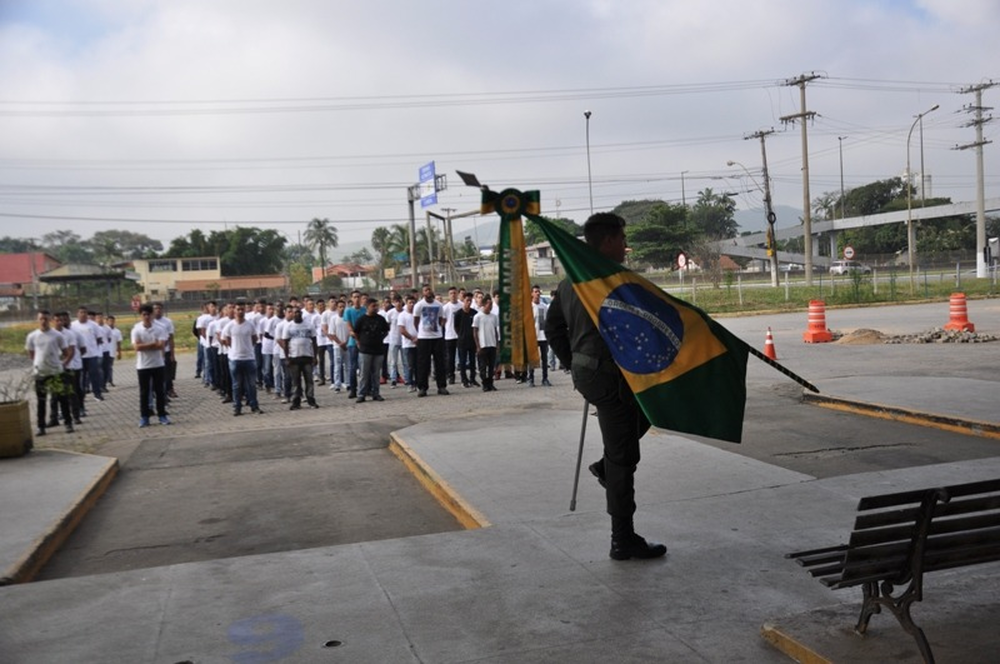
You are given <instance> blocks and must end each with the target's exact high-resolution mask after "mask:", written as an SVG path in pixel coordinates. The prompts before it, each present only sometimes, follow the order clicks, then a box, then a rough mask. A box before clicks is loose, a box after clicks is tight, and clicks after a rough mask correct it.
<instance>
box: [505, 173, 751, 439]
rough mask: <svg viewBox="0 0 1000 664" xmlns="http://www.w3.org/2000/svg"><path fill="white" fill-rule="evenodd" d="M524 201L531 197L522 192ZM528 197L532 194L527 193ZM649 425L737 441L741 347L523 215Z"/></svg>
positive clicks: (691, 311) (742, 399)
mask: <svg viewBox="0 0 1000 664" xmlns="http://www.w3.org/2000/svg"><path fill="white" fill-rule="evenodd" d="M524 195H525V196H527V197H529V198H532V197H534V196H537V192H525V194H524ZM533 195H534V196H533ZM524 216H526V217H527V218H528V219H530V220H531V221H532V222H534V223H535V224H537V225H538V227H539V228H540V229H541V231H542V232H543V233H544V234H545V237H546V238H547V239H548V240H549V242H550V243H551V244H552V249H553V250H554V251H555V253H556V256H558V258H559V261H560V262H561V263H562V265H563V268H564V269H565V271H566V274H567V276H568V277H569V279H570V281H571V282H572V284H573V290H574V291H575V292H576V294H577V295H578V296H579V298H580V300H581V302H582V303H583V305H584V307H585V308H586V310H587V312H588V313H589V314H590V317H591V319H592V320H593V321H594V324H595V325H596V326H597V329H598V330H599V331H600V333H601V336H602V337H604V340H605V342H607V344H608V347H609V348H610V349H611V354H612V355H613V356H614V359H615V363H616V364H617V365H618V367H619V369H620V370H621V372H622V374H623V375H624V376H625V379H626V380H627V381H628V384H629V386H630V387H631V388H632V391H633V392H634V393H635V396H636V399H637V401H638V402H639V405H640V407H641V408H642V410H643V412H644V413H645V414H646V417H647V418H648V419H649V421H650V422H651V423H652V424H653V425H654V426H657V427H661V428H664V429H670V430H673V431H681V432H684V433H690V434H695V435H699V436H707V437H710V438H717V439H720V440H726V441H730V442H734V443H738V442H740V439H741V438H742V433H743V413H744V409H745V406H746V368H747V355H748V352H749V347H748V346H747V345H746V343H745V342H744V341H743V340H742V339H739V338H737V337H736V336H734V335H733V334H732V333H730V332H729V330H727V329H726V328H724V327H722V326H721V325H719V324H718V323H717V322H715V321H714V320H712V319H711V318H709V317H708V315H707V314H705V313H704V312H703V311H701V310H700V309H698V308H697V307H694V306H691V305H690V304H688V303H687V302H684V301H682V300H678V299H677V298H675V297H672V296H670V295H668V294H667V293H665V292H663V290H662V289H660V288H659V287H658V286H656V285H655V284H653V283H651V282H649V281H648V280H646V279H643V278H642V277H641V276H639V275H638V274H636V273H635V272H632V271H631V270H629V269H627V268H625V267H622V266H621V265H619V264H618V263H616V262H614V261H612V260H610V259H608V258H605V257H604V256H603V255H602V254H601V253H600V252H598V251H596V250H595V249H593V248H591V247H590V246H589V245H587V244H586V243H585V242H582V241H580V240H579V239H577V238H575V237H573V236H572V235H570V234H569V233H567V232H566V231H564V230H562V229H561V228H559V227H558V226H556V225H555V224H553V223H552V222H550V221H549V220H547V219H545V218H544V217H541V216H539V215H537V214H532V213H531V212H527V211H525V212H524Z"/></svg>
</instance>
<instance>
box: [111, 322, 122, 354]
mask: <svg viewBox="0 0 1000 664" xmlns="http://www.w3.org/2000/svg"><path fill="white" fill-rule="evenodd" d="M121 343H122V331H121V330H119V329H118V328H117V327H112V328H111V354H112V355H115V354H117V353H118V349H119V348H120V347H121Z"/></svg>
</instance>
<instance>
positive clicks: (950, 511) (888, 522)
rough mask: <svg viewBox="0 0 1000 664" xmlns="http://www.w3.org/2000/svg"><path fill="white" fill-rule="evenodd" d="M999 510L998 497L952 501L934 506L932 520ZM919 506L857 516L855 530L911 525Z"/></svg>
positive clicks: (999, 499) (999, 501) (999, 496)
mask: <svg viewBox="0 0 1000 664" xmlns="http://www.w3.org/2000/svg"><path fill="white" fill-rule="evenodd" d="M997 509H1000V495H990V496H981V497H977V498H968V499H965V500H952V501H951V502H950V503H938V504H937V505H935V506H934V518H935V519H937V518H940V517H944V516H956V515H959V514H971V513H974V512H985V511H988V510H997ZM919 511H920V506H919V505H915V506H913V507H911V508H907V509H900V510H889V511H886V512H876V513H874V514H859V515H858V518H857V519H856V520H855V521H854V529H855V530H866V529H868V528H880V527H882V526H895V525H899V524H902V523H913V522H915V521H916V519H917V514H918V512H919Z"/></svg>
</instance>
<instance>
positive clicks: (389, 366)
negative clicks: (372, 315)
mask: <svg viewBox="0 0 1000 664" xmlns="http://www.w3.org/2000/svg"><path fill="white" fill-rule="evenodd" d="M402 311H403V300H401V299H400V298H399V296H398V295H397V296H396V299H395V300H393V301H392V308H391V309H389V311H387V312H386V313H385V318H386V320H387V321H389V336H388V339H387V340H388V342H389V343H388V348H387V351H386V356H385V364H386V370H387V371H388V372H389V387H390V388H392V389H395V387H396V384H397V383H399V382H401V380H400V378H401V377H402V375H403V363H402V359H401V358H402V354H403V353H402V350H403V348H402V345H403V335H402V334H400V333H399V314H400V313H401V312H402Z"/></svg>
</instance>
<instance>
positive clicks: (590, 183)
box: [583, 111, 594, 216]
mask: <svg viewBox="0 0 1000 664" xmlns="http://www.w3.org/2000/svg"><path fill="white" fill-rule="evenodd" d="M590 115H591V113H590V111H584V112H583V117H584V118H585V119H586V123H587V192H588V193H589V194H590V214H591V216H593V214H594V181H593V178H592V177H591V175H590Z"/></svg>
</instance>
